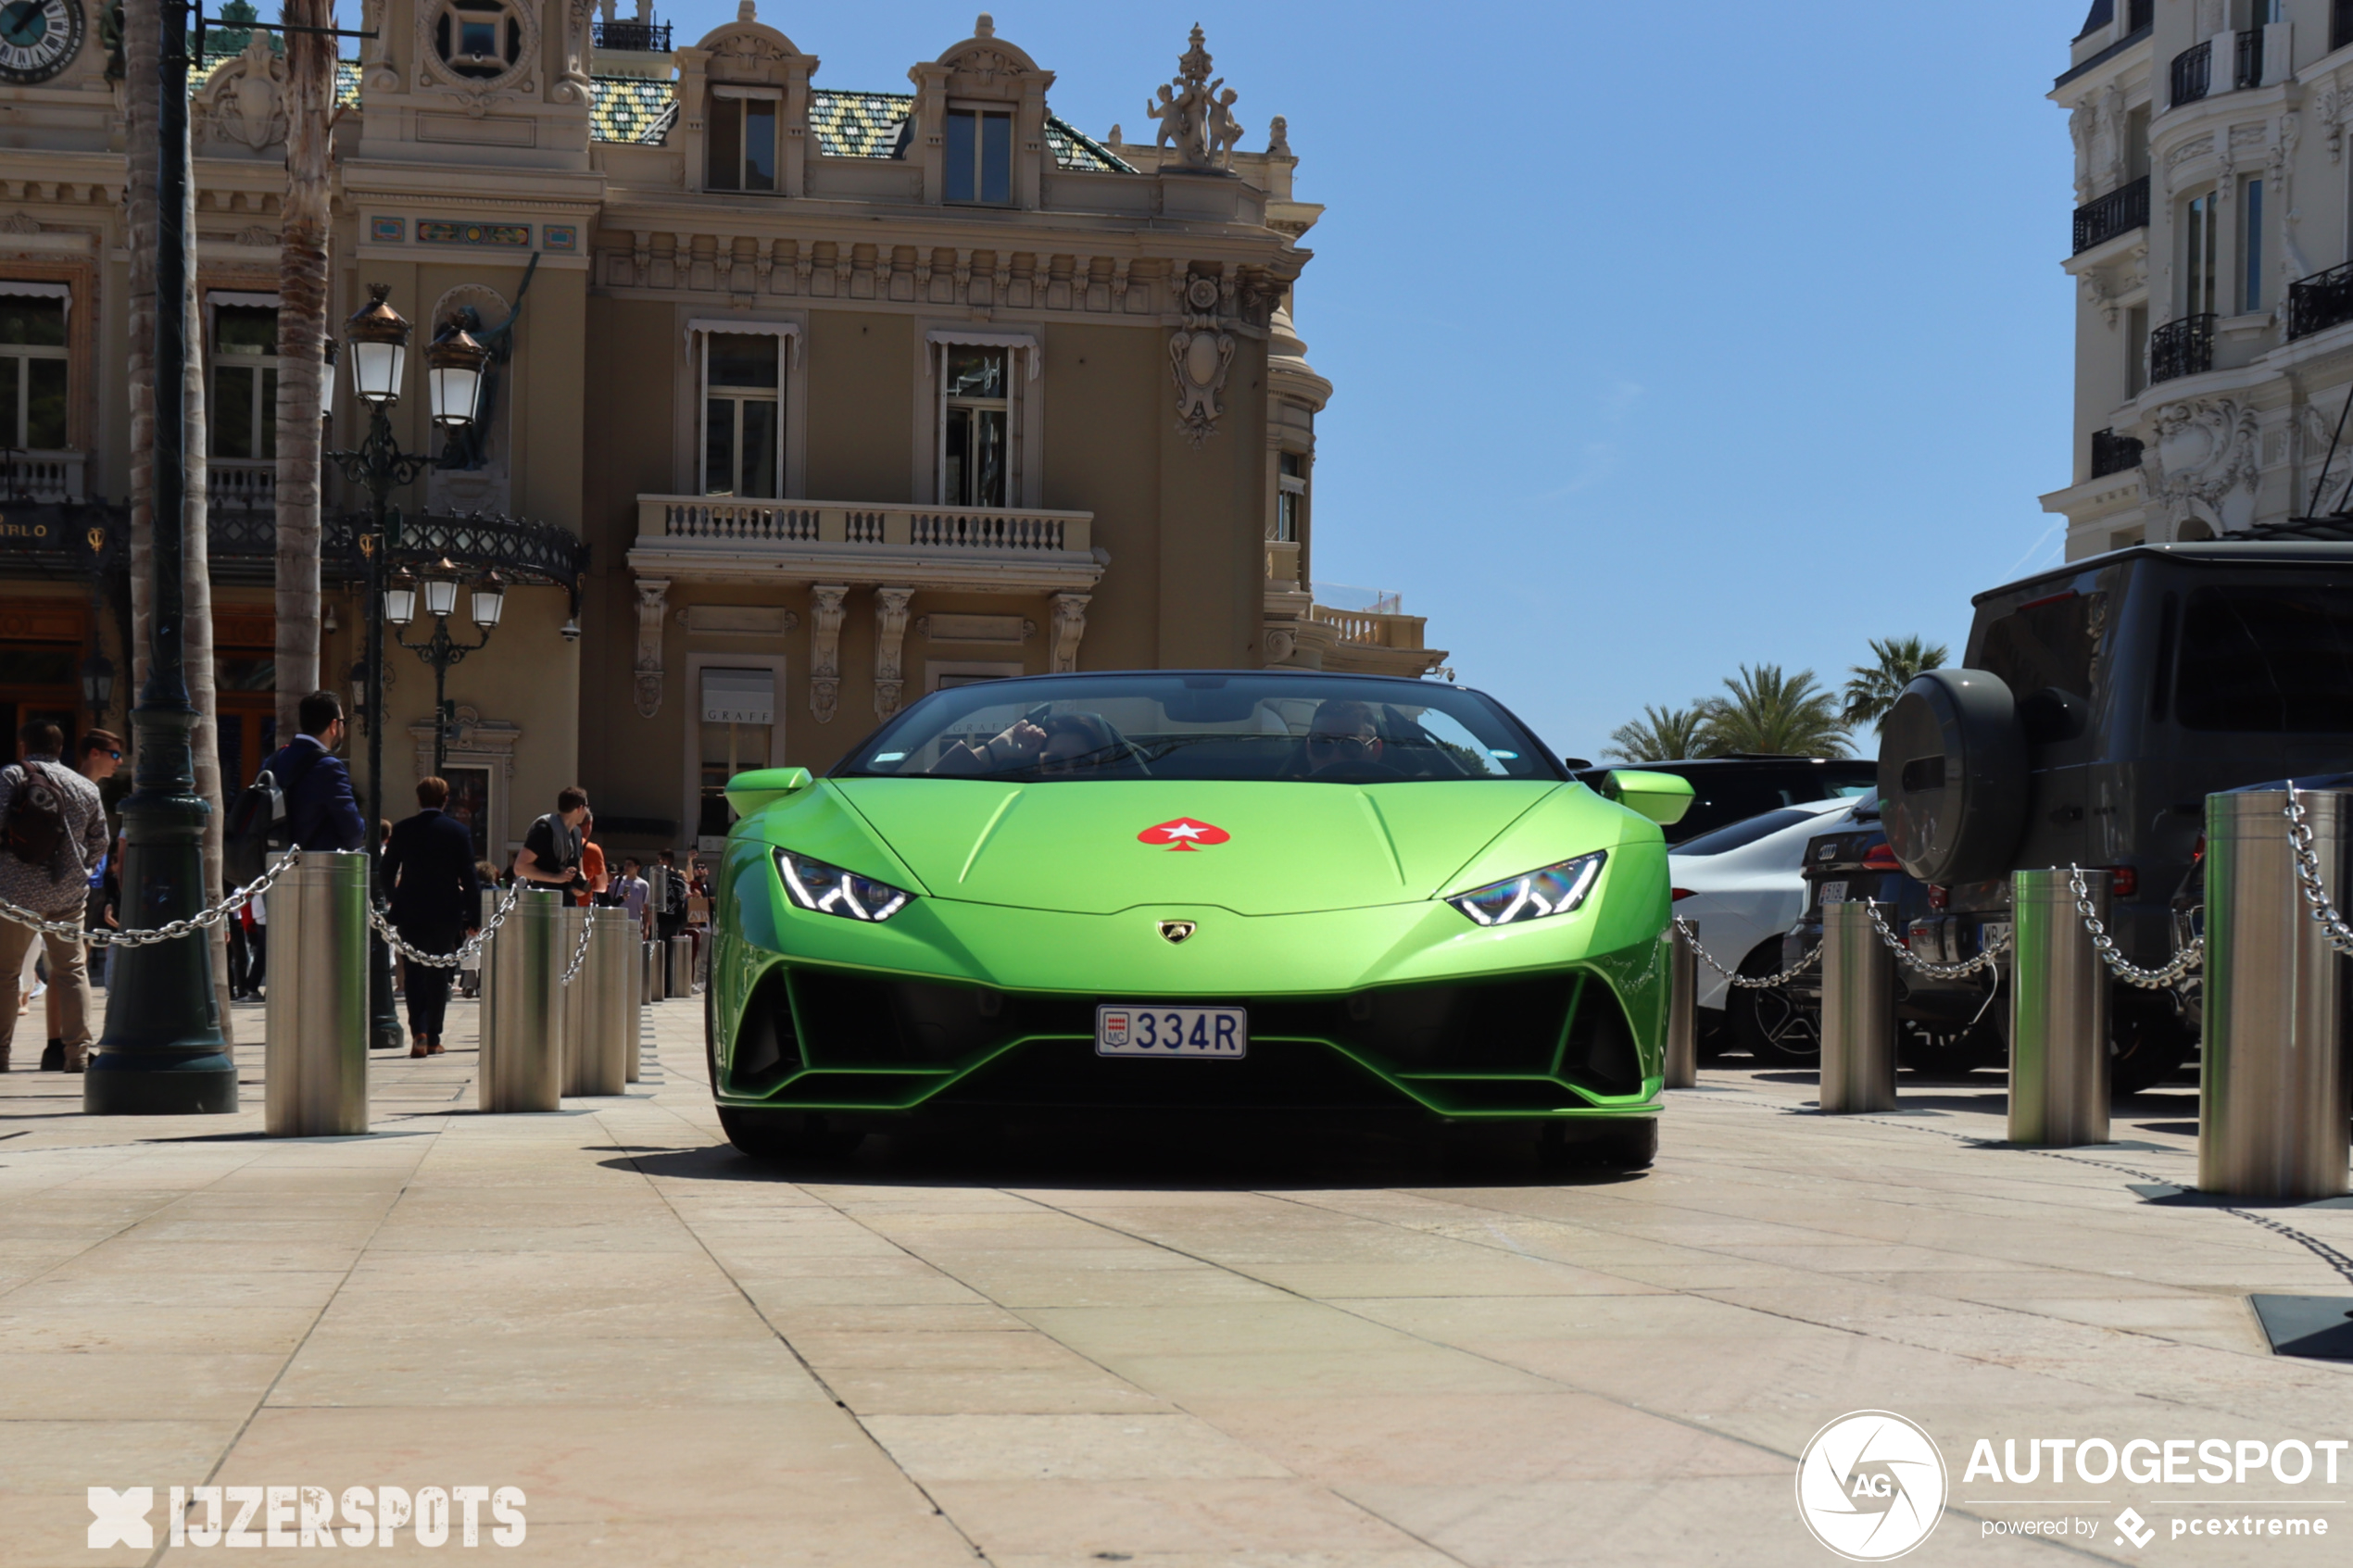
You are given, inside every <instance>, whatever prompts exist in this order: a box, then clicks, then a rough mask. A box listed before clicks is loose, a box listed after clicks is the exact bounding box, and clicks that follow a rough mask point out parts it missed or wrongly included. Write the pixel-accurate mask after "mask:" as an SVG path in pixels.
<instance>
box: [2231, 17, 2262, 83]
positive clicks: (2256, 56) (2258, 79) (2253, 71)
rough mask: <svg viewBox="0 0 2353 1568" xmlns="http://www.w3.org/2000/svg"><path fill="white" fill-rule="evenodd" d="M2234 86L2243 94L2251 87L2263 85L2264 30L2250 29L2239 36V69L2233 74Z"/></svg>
mask: <svg viewBox="0 0 2353 1568" xmlns="http://www.w3.org/2000/svg"><path fill="white" fill-rule="evenodd" d="M2231 82H2232V84H2233V86H2235V87H2237V88H2238V90H2239V91H2240V92H2242V93H2244V92H2246V90H2247V89H2248V88H2250V87H2260V86H2262V85H2263V30H2262V29H2261V28H2259V27H2250V28H2248V29H2247V30H2246V31H2245V32H2242V33H2240V34H2239V35H2238V68H2237V69H2235V70H2234V71H2233V72H2232V74H2231Z"/></svg>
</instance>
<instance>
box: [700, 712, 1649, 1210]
mask: <svg viewBox="0 0 2353 1568" xmlns="http://www.w3.org/2000/svg"><path fill="white" fill-rule="evenodd" d="M727 797H728V799H729V801H730V802H731V803H732V805H733V806H734V808H735V809H736V811H737V812H738V813H740V820H739V821H738V822H736V824H735V827H734V829H733V831H731V832H730V833H729V834H728V836H727V847H726V850H725V853H724V858H723V860H722V863H721V866H720V868H719V872H718V875H717V877H716V878H715V888H716V896H715V905H716V908H715V909H714V910H713V923H714V930H715V934H716V935H715V943H714V946H713V948H712V960H711V987H710V993H709V998H708V1015H707V1016H708V1020H709V1029H708V1033H709V1041H710V1056H711V1062H710V1065H711V1086H712V1090H713V1093H714V1094H715V1095H716V1096H717V1098H718V1105H719V1117H720V1121H721V1123H723V1125H724V1127H725V1128H726V1131H727V1135H728V1136H729V1137H730V1138H731V1139H732V1140H733V1141H734V1142H735V1143H736V1146H737V1147H738V1148H742V1149H744V1150H746V1151H747V1152H751V1153H759V1154H788V1153H794V1152H815V1151H820V1150H829V1149H839V1148H844V1147H846V1146H847V1145H849V1144H854V1143H855V1142H856V1141H857V1139H858V1138H859V1137H860V1136H862V1135H864V1134H865V1133H867V1132H870V1131H875V1130H881V1129H886V1128H888V1127H889V1126H891V1125H893V1124H894V1123H905V1122H907V1121H908V1120H910V1119H912V1118H915V1117H930V1116H937V1115H945V1114H949V1113H951V1112H966V1113H979V1114H988V1115H1000V1116H1001V1115H1009V1114H1015V1113H1018V1114H1021V1115H1025V1116H1026V1115H1031V1114H1035V1113H1041V1112H1053V1111H1057V1110H1067V1111H1070V1112H1075V1113H1077V1114H1080V1115H1088V1116H1093V1115H1101V1114H1104V1113H1107V1112H1111V1111H1115V1110H1138V1111H1176V1112H1183V1113H1186V1114H1205V1115H1210V1116H1216V1115H1220V1114H1239V1113H1243V1112H1273V1113H1278V1114H1291V1115H1299V1116H1306V1115H1310V1114H1327V1113H1335V1112H1342V1113H1351V1114H1354V1113H1369V1112H1378V1111H1381V1110H1391V1111H1404V1112H1407V1113H1410V1114H1414V1115H1418V1116H1421V1117H1425V1118H1436V1119H1439V1120H1441V1121H1445V1122H1455V1123H1522V1124H1534V1125H1535V1126H1536V1127H1537V1128H1538V1129H1539V1130H1540V1138H1541V1147H1543V1148H1547V1149H1549V1150H1552V1151H1554V1153H1556V1154H1557V1155H1558V1156H1559V1157H1561V1158H1563V1159H1565V1160H1571V1161H1582V1162H1591V1163H1596V1164H1606V1165H1617V1166H1622V1167H1639V1166H1642V1165H1646V1164H1648V1163H1649V1162H1650V1160H1651V1157H1652V1154H1653V1152H1654V1151H1655V1148H1656V1147H1657V1115H1658V1109H1659V1099H1658V1096H1659V1087H1660V1053H1661V1049H1662V1046H1663V1035H1664V1031H1665V1023H1666V1014H1667V969H1668V962H1667V952H1666V947H1665V943H1664V940H1663V932H1664V930H1665V928H1666V926H1667V902H1668V897H1669V893H1668V888H1667V852H1666V847H1665V845H1664V843H1663V842H1662V841H1661V838H1660V835H1659V829H1658V824H1659V823H1660V822H1672V821H1674V820H1675V818H1677V817H1678V816H1680V815H1681V813H1682V811H1683V809H1684V808H1685V807H1686V806H1687V805H1688V804H1689V803H1690V798H1691V786H1690V785H1689V784H1685V783H1683V781H1681V780H1680V779H1676V778H1672V777H1667V776H1664V775H1660V774H1654V773H1634V772H1621V773H1617V774H1614V775H1612V776H1611V777H1610V779H1609V780H1608V781H1607V784H1606V785H1605V793H1600V794H1597V793H1596V792H1595V791H1593V790H1592V789H1589V788H1587V787H1586V786H1585V785H1584V784H1579V783H1578V782H1577V781H1575V780H1574V779H1572V778H1570V777H1569V776H1568V774H1567V771H1565V770H1564V769H1563V768H1562V767H1561V766H1560V763H1559V760H1558V759H1556V758H1554V757H1553V756H1551V755H1550V754H1548V753H1547V752H1546V751H1545V750H1544V748H1543V746H1541V743H1539V742H1538V740H1537V739H1536V737H1535V736H1534V735H1533V734H1530V733H1529V730H1528V728H1527V726H1525V725H1524V724H1522V723H1520V721H1518V720H1516V719H1515V718H1514V717H1513V716H1512V715H1511V714H1510V713H1509V712H1507V711H1505V710H1504V708H1503V707H1501V706H1500V705H1499V704H1497V703H1496V702H1494V701H1493V700H1492V699H1491V698H1489V697H1487V696H1482V695H1480V694H1478V693H1477V692H1473V691H1467V690H1464V689H1462V688H1460V687H1456V686H1451V685H1443V684H1437V683H1433V682H1425V681H1412V680H1399V679H1389V678H1384V677H1375V676H1349V675H1325V674H1318V673H1315V672H1312V671H1201V672H1186V671H1140V672H1131V673H1101V674H1098V673H1080V674H1063V675H1038V676H1030V677H1026V678H1024V679H1019V680H1006V681H989V682H983V683H979V684H971V685H964V686H958V687H954V688H950V689H948V690H944V691H940V692H937V693H935V694H933V695H932V696H927V697H925V698H924V699H923V700H922V701H920V702H917V703H915V704H914V705H913V706H912V707H910V708H909V709H907V710H906V711H905V712H903V713H900V715H899V716H898V717H897V718H895V719H893V720H891V721H889V722H888V723H887V724H885V725H884V726H883V727H882V728H881V729H880V730H878V731H877V732H875V734H874V735H873V736H872V737H870V738H869V739H868V740H867V741H866V742H865V743H864V744H863V745H862V746H859V747H858V748H857V749H856V750H855V751H853V752H851V753H850V754H849V756H848V757H847V758H846V759H843V760H842V762H841V763H840V764H839V765H837V767H836V768H835V769H834V770H833V771H832V772H831V773H830V774H828V775H827V776H826V777H824V778H823V779H816V778H812V776H811V775H810V773H809V772H808V771H806V770H805V769H799V768H778V769H768V770H763V771H758V772H750V773H742V774H738V775H737V776H736V778H734V779H733V780H731V781H729V784H728V788H727Z"/></svg>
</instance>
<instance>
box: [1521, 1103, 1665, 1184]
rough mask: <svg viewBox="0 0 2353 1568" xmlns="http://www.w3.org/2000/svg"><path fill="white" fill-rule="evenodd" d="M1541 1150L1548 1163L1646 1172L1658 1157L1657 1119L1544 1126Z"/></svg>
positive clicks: (1590, 1168)
mask: <svg viewBox="0 0 2353 1568" xmlns="http://www.w3.org/2000/svg"><path fill="white" fill-rule="evenodd" d="M1542 1152H1543V1160H1544V1163H1546V1164H1548V1165H1556V1166H1568V1167H1573V1168H1576V1169H1580V1170H1602V1171H1646V1170H1648V1169H1650V1165H1651V1161H1653V1160H1656V1159H1657V1158H1658V1118H1656V1117H1655V1116H1642V1117H1629V1118H1627V1119H1626V1120H1624V1121H1615V1120H1613V1121H1607V1122H1603V1121H1592V1122H1562V1123H1554V1125H1552V1126H1550V1127H1547V1128H1546V1129H1545V1138H1544V1141H1543V1145H1542Z"/></svg>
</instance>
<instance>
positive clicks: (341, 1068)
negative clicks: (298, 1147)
mask: <svg viewBox="0 0 2353 1568" xmlns="http://www.w3.org/2000/svg"><path fill="white" fill-rule="evenodd" d="M270 917H271V918H270V929H271V934H272V935H274V937H275V938H276V943H277V946H276V949H275V950H274V951H273V952H272V953H271V955H270V957H271V970H270V997H269V1013H268V1022H267V1023H266V1025H265V1030H266V1035H265V1038H266V1040H267V1044H266V1045H265V1046H264V1047H263V1068H262V1078H263V1083H264V1085H265V1087H264V1109H263V1111H262V1130H263V1131H264V1132H265V1133H267V1134H268V1135H270V1136H271V1137H273V1138H315V1137H325V1136H329V1135H335V1134H350V1133H364V1132H366V1131H367V1130H368V857H367V856H366V855H365V854H364V853H360V852H359V851H353V852H351V853H348V854H346V853H338V852H336V851H333V850H310V851H306V852H305V853H304V855H303V857H302V859H299V860H297V861H296V862H295V863H294V864H293V865H292V866H290V867H288V868H287V869H286V871H285V872H284V874H283V875H282V876H280V877H279V878H278V881H277V884H276V885H274V886H273V887H272V888H271V890H270Z"/></svg>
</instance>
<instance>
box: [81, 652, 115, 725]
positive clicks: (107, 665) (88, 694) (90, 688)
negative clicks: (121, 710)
mask: <svg viewBox="0 0 2353 1568" xmlns="http://www.w3.org/2000/svg"><path fill="white" fill-rule="evenodd" d="M82 702H83V704H84V705H85V706H87V707H88V708H89V709H90V711H91V712H93V713H94V714H97V715H99V716H100V717H104V716H105V714H106V711H107V708H108V707H109V706H110V705H112V703H113V702H114V661H113V660H112V659H108V658H107V656H106V655H105V654H102V653H94V654H92V655H91V656H90V657H89V658H87V659H83V660H82Z"/></svg>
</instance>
